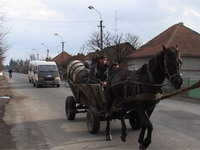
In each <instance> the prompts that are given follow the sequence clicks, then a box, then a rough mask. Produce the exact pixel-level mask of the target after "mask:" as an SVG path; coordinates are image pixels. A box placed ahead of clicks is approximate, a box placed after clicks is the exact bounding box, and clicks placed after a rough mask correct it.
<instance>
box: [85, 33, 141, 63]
mask: <svg viewBox="0 0 200 150" xmlns="http://www.w3.org/2000/svg"><path fill="white" fill-rule="evenodd" d="M103 37H104V40H103V41H104V47H105V48H104V49H103V50H102V53H103V54H106V55H107V56H108V57H109V59H110V61H111V62H117V63H119V64H121V63H123V62H124V61H125V60H126V58H127V56H128V55H129V54H130V53H131V52H133V51H134V50H137V49H138V48H139V47H140V46H141V42H140V41H139V37H138V36H136V35H133V34H131V33H127V34H123V33H121V34H116V35H112V34H111V33H110V32H106V33H105V34H104V36H103ZM86 45H87V47H88V48H89V49H90V50H91V51H95V50H97V49H98V50H100V36H99V33H93V34H92V36H91V37H90V39H89V40H88V43H87V44H86ZM91 51H90V52H91Z"/></svg>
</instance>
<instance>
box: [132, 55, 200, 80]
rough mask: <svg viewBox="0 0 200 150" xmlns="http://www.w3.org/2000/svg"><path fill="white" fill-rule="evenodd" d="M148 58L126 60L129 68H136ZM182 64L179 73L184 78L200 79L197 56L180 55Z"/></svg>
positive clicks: (199, 66)
mask: <svg viewBox="0 0 200 150" xmlns="http://www.w3.org/2000/svg"><path fill="white" fill-rule="evenodd" d="M149 59H150V58H133V59H130V60H129V61H128V69H129V70H137V69H138V68H140V67H141V66H142V65H143V64H144V63H147V62H148V60H149ZM182 60H183V64H182V66H181V73H182V75H183V77H184V78H190V79H193V80H200V58H198V57H182Z"/></svg>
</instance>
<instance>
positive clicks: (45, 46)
mask: <svg viewBox="0 0 200 150" xmlns="http://www.w3.org/2000/svg"><path fill="white" fill-rule="evenodd" d="M41 45H44V46H45V47H46V48H47V58H46V59H47V60H48V58H49V48H48V46H47V45H46V44H44V43H41Z"/></svg>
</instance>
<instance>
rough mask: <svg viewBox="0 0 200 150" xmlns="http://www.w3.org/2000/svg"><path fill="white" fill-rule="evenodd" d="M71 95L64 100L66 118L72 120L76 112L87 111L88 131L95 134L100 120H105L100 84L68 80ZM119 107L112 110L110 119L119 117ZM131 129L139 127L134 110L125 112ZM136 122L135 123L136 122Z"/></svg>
mask: <svg viewBox="0 0 200 150" xmlns="http://www.w3.org/2000/svg"><path fill="white" fill-rule="evenodd" d="M69 86H70V88H71V91H72V93H73V96H68V97H67V98H66V102H65V112H66V116H67V119H68V120H74V119H75V116H76V114H77V113H84V112H85V113H87V115H86V121H87V127H88V131H89V132H90V133H92V134H96V133H98V132H99V129H100V121H104V120H105V116H106V99H105V94H104V91H103V90H102V87H101V86H100V84H74V83H70V82H69ZM119 113H120V107H119V108H116V109H115V110H112V119H119ZM126 118H127V119H129V122H130V125H131V127H132V129H139V125H138V124H139V123H138V117H137V115H136V112H135V111H129V112H128V113H127V114H126ZM136 122H137V123H136Z"/></svg>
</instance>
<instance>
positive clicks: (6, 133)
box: [0, 76, 16, 149]
mask: <svg viewBox="0 0 200 150" xmlns="http://www.w3.org/2000/svg"><path fill="white" fill-rule="evenodd" d="M4 96H9V97H11V98H12V97H13V93H12V91H11V90H10V86H9V83H8V79H7V78H6V77H5V76H1V77H0V139H1V140H0V149H16V143H15V142H14V141H13V139H12V134H11V129H12V126H11V125H7V124H6V123H5V122H4V120H3V117H4V112H5V107H6V105H8V103H9V101H10V99H7V98H4Z"/></svg>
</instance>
